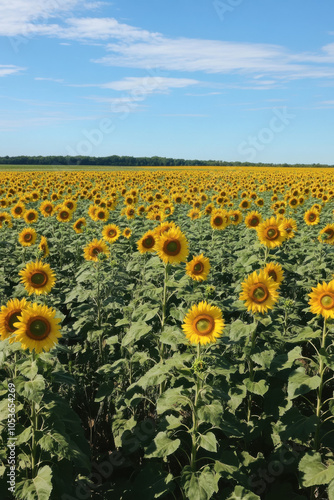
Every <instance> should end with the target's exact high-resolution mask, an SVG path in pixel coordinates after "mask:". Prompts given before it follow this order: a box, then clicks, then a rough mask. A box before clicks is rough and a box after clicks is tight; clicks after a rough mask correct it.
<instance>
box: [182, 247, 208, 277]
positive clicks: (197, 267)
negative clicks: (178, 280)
mask: <svg viewBox="0 0 334 500" xmlns="http://www.w3.org/2000/svg"><path fill="white" fill-rule="evenodd" d="M209 271H210V261H209V259H208V258H207V257H204V255H203V254H201V255H197V256H196V257H194V258H193V259H192V260H191V261H190V262H188V263H187V265H186V274H188V276H190V277H191V278H192V279H193V280H195V281H204V280H206V279H207V277H208V274H209Z"/></svg>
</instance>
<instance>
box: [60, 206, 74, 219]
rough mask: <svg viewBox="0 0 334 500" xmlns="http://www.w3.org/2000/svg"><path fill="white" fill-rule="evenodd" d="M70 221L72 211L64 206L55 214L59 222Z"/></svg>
mask: <svg viewBox="0 0 334 500" xmlns="http://www.w3.org/2000/svg"><path fill="white" fill-rule="evenodd" d="M71 219H72V211H71V210H69V209H68V208H67V207H66V206H65V205H62V206H61V207H60V208H59V211H58V214H57V220H58V221H59V222H69V221H70V220H71Z"/></svg>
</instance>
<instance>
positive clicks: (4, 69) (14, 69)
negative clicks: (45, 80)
mask: <svg viewBox="0 0 334 500" xmlns="http://www.w3.org/2000/svg"><path fill="white" fill-rule="evenodd" d="M24 69H25V68H20V67H19V66H14V65H13V64H0V77H2V76H9V75H15V74H16V73H19V72H20V71H23V70H24Z"/></svg>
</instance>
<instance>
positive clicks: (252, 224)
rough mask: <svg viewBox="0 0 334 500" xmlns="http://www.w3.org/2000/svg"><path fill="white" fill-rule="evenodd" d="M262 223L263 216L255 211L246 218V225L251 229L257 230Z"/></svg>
mask: <svg viewBox="0 0 334 500" xmlns="http://www.w3.org/2000/svg"><path fill="white" fill-rule="evenodd" d="M261 222H262V215H261V214H260V213H259V212H256V211H255V210H253V211H252V212H249V214H247V215H246V217H245V224H246V226H247V227H248V228H249V229H255V228H256V227H257V226H258V225H259V224H261Z"/></svg>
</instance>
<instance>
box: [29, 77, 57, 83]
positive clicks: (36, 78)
mask: <svg viewBox="0 0 334 500" xmlns="http://www.w3.org/2000/svg"><path fill="white" fill-rule="evenodd" d="M35 80H38V81H46V82H55V83H63V82H64V80H63V79H62V78H43V77H40V76H36V77H35Z"/></svg>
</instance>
